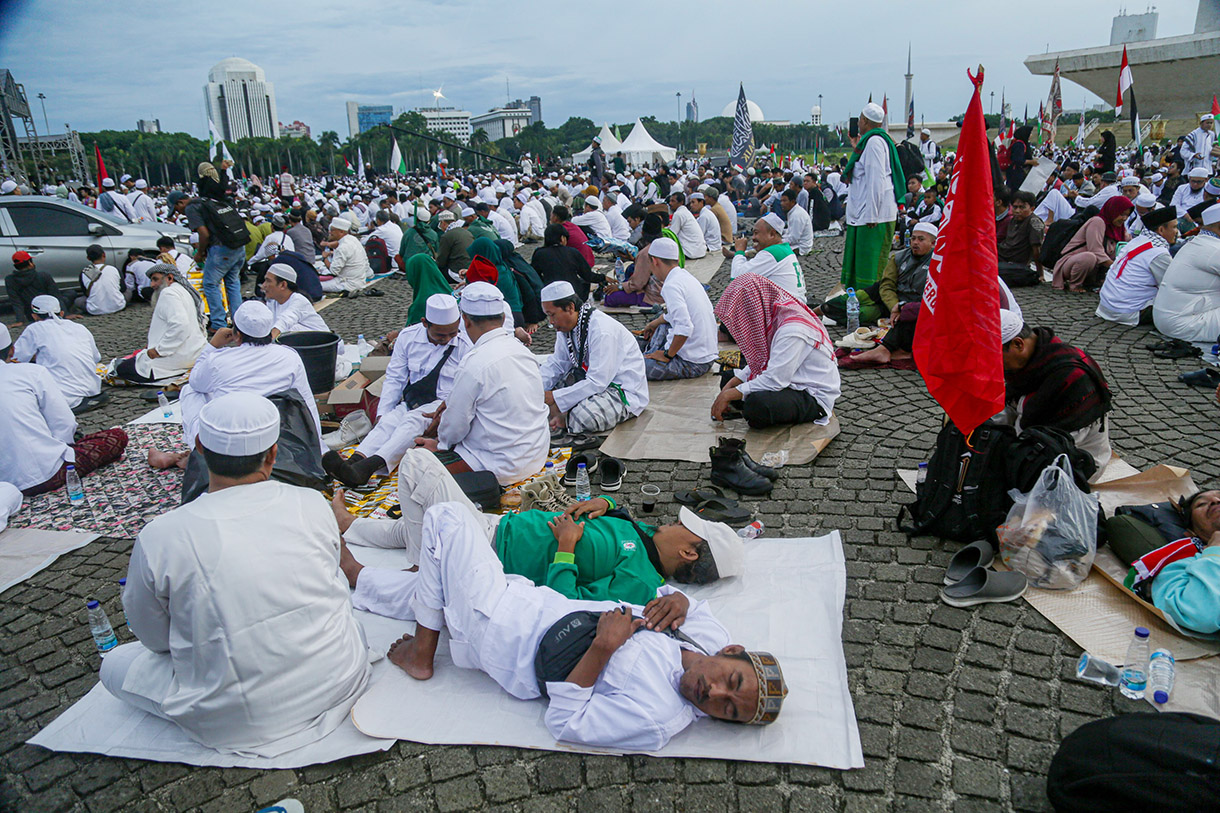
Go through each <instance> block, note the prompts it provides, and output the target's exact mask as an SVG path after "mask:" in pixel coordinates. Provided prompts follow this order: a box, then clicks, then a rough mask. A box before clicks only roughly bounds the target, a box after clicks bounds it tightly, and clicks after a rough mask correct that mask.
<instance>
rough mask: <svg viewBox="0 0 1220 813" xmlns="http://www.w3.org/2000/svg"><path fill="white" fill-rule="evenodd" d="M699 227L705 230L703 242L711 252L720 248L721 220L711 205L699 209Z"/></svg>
mask: <svg viewBox="0 0 1220 813" xmlns="http://www.w3.org/2000/svg"><path fill="white" fill-rule="evenodd" d="M697 220H698V223H699V228H700V229H701V230H702V231H703V242H704V244H705V245H706V246H707V250H708V251H710V252H716V251H719V250H720V246H721V244H722V243H721V239H720V221H719V220H717V219H716V213H715V212H713V211H712V207H711V206H704V207H703V208H702V209H700V210H699V217H698V218H697Z"/></svg>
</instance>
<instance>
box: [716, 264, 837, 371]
mask: <svg viewBox="0 0 1220 813" xmlns="http://www.w3.org/2000/svg"><path fill="white" fill-rule="evenodd" d="M716 317H717V318H718V319H720V321H721V322H723V323H724V325H725V327H727V328H728V329H729V332H730V333H732V334H733V338H734V339H735V340H736V342H737V346H738V347H740V348H741V354H742V355H743V356H745V359H746V364H747V365H749V367H750V378H751V379H753V378H755V377H757V376H758V375H760V374H761V373H762V372H763V371H764V370H766V369H767V364H768V363H769V362H770V360H771V341H772V340H773V339H774V338H775V331H777V330H779V328H780V327H781V326H782V325H786V324H789V323H790V322H799V323H800V324H803V325H805V326H806V327H807V328H809V331H810V333H811V334H812V335H813V342H814V347H817V348H820V349H821V350H822V352H824V353H826V354H827V355H829V356H831V357H833V356H834V350H833V344H832V343H831V340H830V334H829V333H827V332H826V328H825V327H824V326H823V325H822V320H821V319H819V318H818V317H817V316H815V315H814V313H813V311H811V310H810V309H809V307H808V306H807V305H806V304H805V303H804V302H801V301H799V300H798V299H797V298H796V297H794V296H793V295H792V294H790V293H788V292H787V291H785V290H784V289H783V288H781V287H779V286H778V285H776V284H775V283H774V282H772V281H771V280H769V279H767V278H766V277H763V276H760V275H758V274H742V275H741V276H740V277H738V278H737V279H735V280H733V281H732V282H730V283H729V287H727V288H725V289H724V295H723V296H721V297H720V301H719V302H718V303H716Z"/></svg>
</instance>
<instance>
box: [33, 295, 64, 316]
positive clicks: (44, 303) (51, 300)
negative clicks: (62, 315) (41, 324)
mask: <svg viewBox="0 0 1220 813" xmlns="http://www.w3.org/2000/svg"><path fill="white" fill-rule="evenodd" d="M30 310H32V311H33V312H34V313H36V314H38V315H39V316H58V315H59V312H60V311H61V310H63V306H62V305H61V304H60V302H59V299H58V298H57V297H54V296H51V295H50V294H42V295H41V296H36V297H34V299H33V300H32V301H31V302H30Z"/></svg>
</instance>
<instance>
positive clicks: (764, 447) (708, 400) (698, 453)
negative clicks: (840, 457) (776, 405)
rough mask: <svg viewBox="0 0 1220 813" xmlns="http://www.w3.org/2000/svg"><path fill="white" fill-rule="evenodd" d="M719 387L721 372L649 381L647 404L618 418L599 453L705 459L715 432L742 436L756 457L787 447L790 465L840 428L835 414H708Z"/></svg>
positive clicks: (814, 454)
mask: <svg viewBox="0 0 1220 813" xmlns="http://www.w3.org/2000/svg"><path fill="white" fill-rule="evenodd" d="M719 392H720V378H719V376H715V375H704V376H700V377H699V378H686V379H681V380H678V381H649V382H648V396H649V403H648V406H646V407H645V408H644V411H643V412H641V413H640V414H639V415H637V416H636V417H634V418H632V419H630V420H627V421H624V422H623V423H620V424H619V425H618V426H616V427H615V428H614V431H613V432H611V433H610V436H609V437H607V438H606V440H605V442H604V443H602V445H601V452H602V454H606V455H609V456H611V457H617V458H619V459H620V460H686V461H689V462H691V463H707V462H708V461H709V460H710V457H709V456H708V449H709V448H711V447H713V446H715V445H716V438H718V437H731V438H745V441H746V450H747V451H748V452H749V454H750V456H751V457H752V458H754V459H755V460H761V459H762V456H763V455H764V454H766V453H768V452H778V451H781V450H786V451H787V452H788V463H787V465H789V466H799V465H802V464H805V463H808V462H809V461H811V460H813V459H814V458H815V457H817V456H818V455H819V454H820V453H821V452H822V450H823V449H825V448H826V447H827V446H828V445H830V441H831V440H832V439H834V437H835V435H837V434H839V419H838V418H837V417H835V416H834V415H831V417H830V423H828V424H826V425H825V426H823V425H820V424H816V423H800V424H795V425H792V426H773V427H770V428H768V429H750V428H749V426H748V425H747V424H746V422H745V421H744V420H742V419H737V420H731V421H713V420H712V402H713V401H715V400H716V396H717V394H719Z"/></svg>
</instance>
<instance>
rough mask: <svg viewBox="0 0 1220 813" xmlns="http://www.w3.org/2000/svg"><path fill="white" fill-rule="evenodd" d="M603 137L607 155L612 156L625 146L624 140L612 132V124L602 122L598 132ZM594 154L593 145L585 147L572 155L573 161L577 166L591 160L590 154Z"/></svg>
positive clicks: (603, 150)
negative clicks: (600, 129)
mask: <svg viewBox="0 0 1220 813" xmlns="http://www.w3.org/2000/svg"><path fill="white" fill-rule="evenodd" d="M598 135H599V136H601V138H602V152H604V153H605V154H606V156H607V157H609V158H612V157H614V154H615V153H616V152H618V151H619V150H621V149H622V148H623V145H622V142H620V141H619V140H618V139H617V138H615V137H614V133H612V132H610V125H608V124H606V123H605V122H602V131H601V132H600V133H598ZM592 154H593V147H592V146H588V147H585V148H584V149H583V150H581V151H580V152H578V153H576V154H575V155H573V156H572V163H573V164H575V165H576V166H581V165H582V164H584V163H585V161H588V160H589V156H590V155H592Z"/></svg>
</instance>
